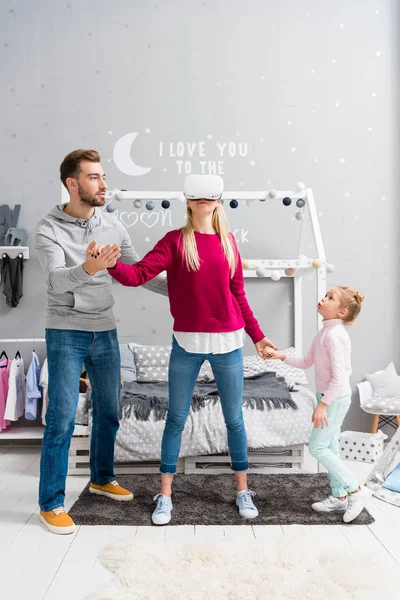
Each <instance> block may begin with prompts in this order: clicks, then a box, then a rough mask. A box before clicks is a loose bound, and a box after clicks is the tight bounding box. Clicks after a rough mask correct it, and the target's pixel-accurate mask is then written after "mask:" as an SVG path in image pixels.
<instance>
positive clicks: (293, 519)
mask: <svg viewBox="0 0 400 600" xmlns="http://www.w3.org/2000/svg"><path fill="white" fill-rule="evenodd" d="M118 482H119V483H120V485H122V486H124V487H126V488H128V489H129V490H131V491H133V493H134V496H135V497H134V499H133V500H132V501H131V502H116V501H115V500H111V499H109V498H106V497H104V496H97V495H95V494H90V493H89V491H88V486H87V487H86V488H85V489H84V490H83V492H82V493H81V495H80V497H79V499H78V500H77V501H76V502H75V504H74V505H73V507H72V508H71V510H70V511H69V514H70V515H71V517H72V518H73V519H74V521H75V523H76V524H77V525H152V522H151V513H152V512H153V510H154V507H155V503H154V502H153V496H155V494H157V492H158V491H159V489H160V476H159V475H158V474H150V475H120V476H119V477H118ZM248 485H249V489H251V490H253V491H254V492H256V494H257V495H256V496H255V498H254V503H255V504H256V506H257V508H258V511H259V516H258V517H256V518H255V519H252V520H251V521H247V520H245V519H242V517H240V515H239V513H238V511H237V507H236V504H235V497H236V494H235V478H234V476H233V475H231V474H227V475H176V477H175V479H174V485H173V496H172V501H173V505H174V509H173V511H172V519H171V523H170V524H171V525H244V524H249V525H250V524H254V525H293V524H299V525H337V524H341V523H342V517H343V513H337V512H335V513H322V514H321V513H316V512H315V511H314V510H312V508H311V504H312V503H313V502H316V501H317V500H322V499H323V498H326V497H327V496H329V494H330V486H329V479H328V476H327V475H326V474H325V473H322V474H319V475H308V474H290V475H289V474H288V475H281V474H279V475H273V474H271V475H269V474H267V475H258V474H253V475H252V474H251V473H250V474H249V476H248ZM373 522H374V519H373V518H372V516H371V515H370V513H369V512H368V511H367V510H366V509H364V510H363V511H362V513H361V514H360V515H359V516H358V517H357V519H355V520H354V521H353V523H354V524H355V525H368V524H369V523H373Z"/></svg>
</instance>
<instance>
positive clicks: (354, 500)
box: [343, 486, 372, 523]
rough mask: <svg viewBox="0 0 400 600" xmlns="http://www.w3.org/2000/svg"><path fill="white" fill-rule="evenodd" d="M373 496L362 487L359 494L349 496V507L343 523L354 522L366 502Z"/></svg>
mask: <svg viewBox="0 0 400 600" xmlns="http://www.w3.org/2000/svg"><path fill="white" fill-rule="evenodd" d="M371 495H372V492H371V490H369V489H368V488H366V487H364V486H361V487H360V491H359V492H354V493H353V494H349V507H348V509H347V510H346V512H345V513H344V515H343V521H344V522H345V523H350V522H351V521H354V519H356V518H357V517H358V515H359V514H360V512H361V511H362V509H363V508H364V506H365V503H366V501H367V500H368V498H369V497H370V496H371Z"/></svg>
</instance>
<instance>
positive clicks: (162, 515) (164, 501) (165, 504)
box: [151, 494, 172, 525]
mask: <svg viewBox="0 0 400 600" xmlns="http://www.w3.org/2000/svg"><path fill="white" fill-rule="evenodd" d="M153 500H154V501H156V500H157V506H156V507H155V509H154V512H153V514H152V515H151V520H152V521H153V523H154V525H166V524H167V523H169V522H170V520H171V510H172V500H171V498H170V497H169V496H164V494H157V495H156V496H154V498H153Z"/></svg>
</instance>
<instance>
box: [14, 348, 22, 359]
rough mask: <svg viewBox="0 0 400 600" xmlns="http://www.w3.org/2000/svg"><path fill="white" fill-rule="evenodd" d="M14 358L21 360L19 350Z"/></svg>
mask: <svg viewBox="0 0 400 600" xmlns="http://www.w3.org/2000/svg"><path fill="white" fill-rule="evenodd" d="M15 358H21V353H20V351H19V350H17V351H16V353H15Z"/></svg>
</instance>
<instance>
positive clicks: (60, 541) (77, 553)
mask: <svg viewBox="0 0 400 600" xmlns="http://www.w3.org/2000/svg"><path fill="white" fill-rule="evenodd" d="M39 457H40V449H39V448H28V447H5V446H0V552H1V553H2V556H1V558H0V590H1V597H2V598H12V599H13V600H20V599H21V600H22V599H23V598H24V599H25V598H29V600H41V599H46V600H67V599H68V600H79V599H83V598H84V597H85V595H86V594H87V593H88V592H89V591H91V590H93V588H94V587H95V586H96V585H97V584H98V583H101V582H102V581H107V580H108V578H109V574H108V572H107V571H106V570H105V569H103V567H102V566H101V565H100V563H99V562H98V560H97V553H98V551H99V550H100V549H101V548H103V547H104V546H105V545H107V544H108V543H109V542H111V541H114V540H118V539H121V538H127V537H131V536H136V537H137V538H142V539H144V538H147V539H154V541H156V542H160V541H162V540H165V539H167V540H182V541H185V540H191V539H193V538H196V539H210V538H212V539H216V538H221V537H223V536H230V537H232V538H235V539H239V538H242V539H243V538H246V539H254V538H261V539H263V540H266V541H268V540H272V539H275V538H276V537H278V536H281V535H284V534H285V533H286V532H288V531H293V530H294V529H295V528H297V529H302V530H307V531H309V532H311V533H312V534H313V535H315V536H323V537H324V538H326V539H329V540H330V542H331V543H332V544H334V545H335V546H339V547H345V548H348V547H349V546H353V547H355V548H362V549H366V548H367V549H369V550H371V551H373V552H376V553H378V554H379V555H380V556H381V557H382V558H383V559H384V560H385V561H387V562H388V563H391V564H392V565H395V566H396V567H397V568H398V570H399V571H398V572H399V577H400V509H399V508H397V507H395V506H391V505H389V504H386V503H384V502H381V501H379V500H376V499H373V498H372V499H371V500H369V502H368V505H367V508H368V510H369V511H370V512H371V514H372V515H373V516H374V518H375V523H373V524H371V525H364V526H355V525H343V526H333V525H327V526H323V525H321V526H317V525H315V526H296V525H291V526H290V525H288V526H285V525H284V526H282V527H281V526H268V525H254V526H245V527H240V526H238V527H235V526H231V527H206V526H195V527H193V526H175V527H173V526H168V527H103V526H102V527H88V526H81V527H77V531H76V532H75V533H74V534H72V535H67V536H57V535H54V534H51V533H49V532H48V531H47V530H46V529H45V528H44V527H43V526H42V525H41V524H40V523H39V520H38V507H37V487H38V474H39ZM306 466H307V471H309V472H310V471H311V472H315V464H314V463H313V462H312V459H311V458H310V457H308V459H307V462H306ZM349 466H350V468H351V470H352V471H353V472H354V474H355V475H356V476H357V477H358V479H359V480H360V482H363V481H364V480H365V478H366V476H367V474H368V471H369V470H370V469H371V465H366V464H365V463H364V464H360V463H349ZM86 483H87V478H86V477H77V476H74V477H69V478H68V484H67V505H66V508H67V509H68V508H69V507H70V506H71V505H72V504H73V503H74V502H75V500H76V499H77V498H78V496H79V494H80V492H81V490H82V489H83V487H84V486H85V485H86Z"/></svg>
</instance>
